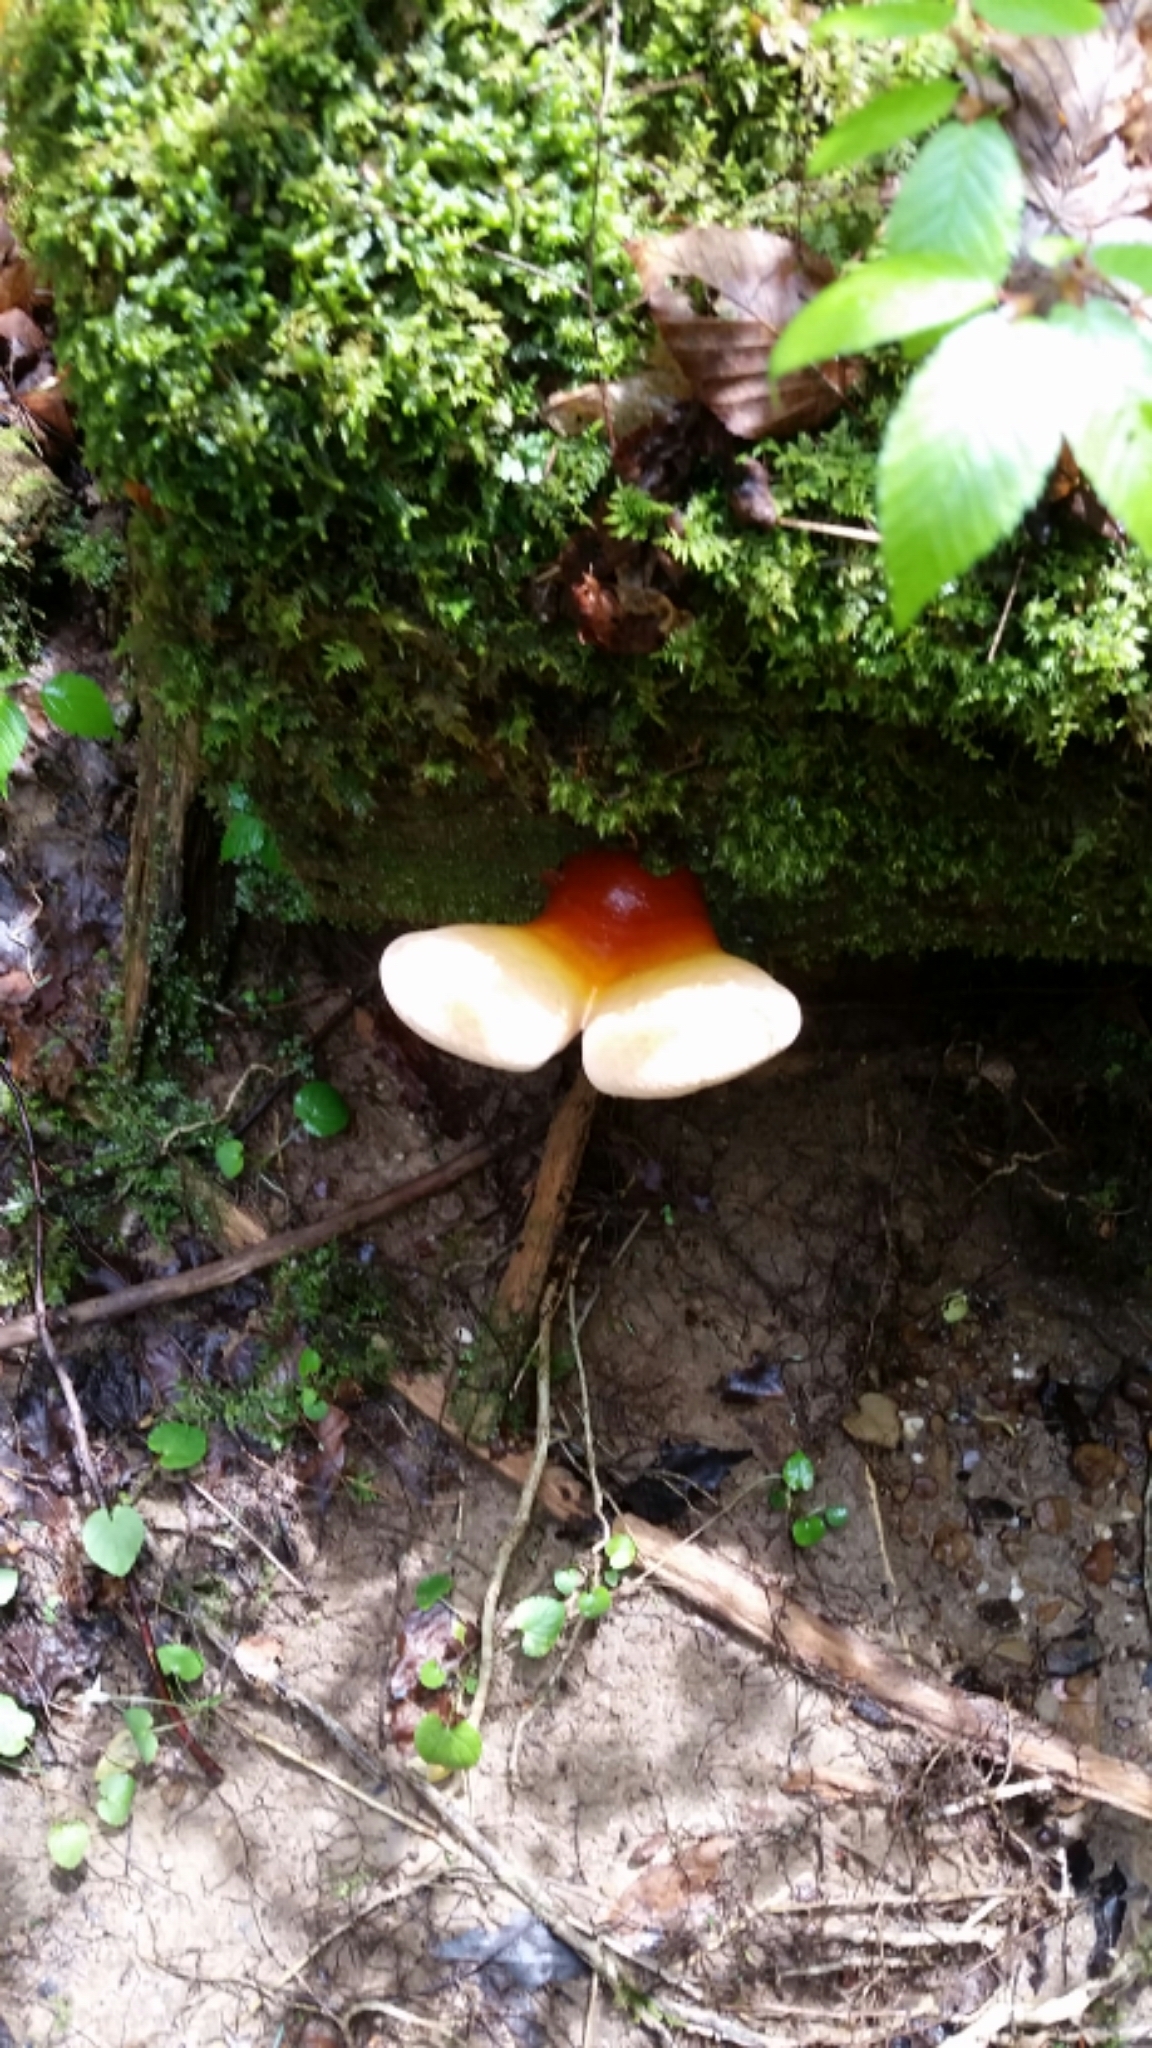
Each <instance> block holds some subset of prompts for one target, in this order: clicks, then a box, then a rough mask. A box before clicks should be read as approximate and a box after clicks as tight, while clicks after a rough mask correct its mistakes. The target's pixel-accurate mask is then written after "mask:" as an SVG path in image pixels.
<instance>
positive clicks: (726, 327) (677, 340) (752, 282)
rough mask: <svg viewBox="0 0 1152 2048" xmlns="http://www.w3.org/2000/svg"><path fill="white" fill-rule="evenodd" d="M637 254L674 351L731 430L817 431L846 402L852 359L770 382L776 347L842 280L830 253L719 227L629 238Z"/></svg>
mask: <svg viewBox="0 0 1152 2048" xmlns="http://www.w3.org/2000/svg"><path fill="white" fill-rule="evenodd" d="M628 254H629V256H630V257H631V259H632V262H633V263H634V265H635V267H636V272H637V275H638V277H639V279H640V286H641V289H642V291H643V293H644V296H645V298H646V299H647V301H648V306H649V309H650V311H651V313H652V317H653V319H654V320H655V322H656V325H657V327H658V328H659V331H660V337H661V340H662V342H663V344H664V347H665V349H666V351H667V353H668V355H669V356H670V357H671V358H672V360H673V362H674V363H675V364H676V365H677V366H678V368H679V370H680V372H681V374H682V375H683V377H684V378H685V379H686V380H687V383H688V386H689V388H690V390H691V392H692V395H693V396H694V397H696V398H698V399H699V400H700V401H701V402H702V403H703V404H704V405H706V406H707V407H708V408H709V410H710V411H711V412H712V413H713V414H714V415H715V417H716V418H717V419H718V420H719V421H720V422H721V424H722V425H723V426H725V427H726V428H727V429H728V432H729V433H730V434H734V435H736V436H737V438H738V439H740V440H744V441H756V440H760V439H761V438H762V436H764V435H766V434H773V435H776V436H777V437H779V436H783V435H786V434H797V433H802V432H804V431H810V430H812V429H814V428H816V427H819V426H822V425H823V423H824V422H825V420H827V419H829V418H830V417H831V416H832V414H833V413H835V412H836V411H837V410H838V409H839V407H840V406H841V405H842V404H843V401H844V397H845V394H846V393H847V391H848V390H849V388H850V386H851V385H852V384H853V383H854V381H855V379H856V376H857V374H858V371H857V369H856V366H855V364H854V363H852V362H850V361H849V362H843V363H834V364H827V365H821V366H819V367H817V368H814V369H808V370H801V371H797V372H796V373H795V374H794V375H791V376H787V377H783V378H779V379H777V380H776V382H775V383H774V384H772V385H770V384H769V379H768V357H769V354H770V352H771V350H772V346H773V344H774V343H775V341H776V340H777V338H778V337H779V335H780V334H781V333H782V331H783V329H784V328H785V327H786V326H787V325H788V322H789V321H790V320H791V319H792V318H793V316H794V315H795V314H796V313H798V312H799V311H800V309H801V307H802V306H805V305H807V303H808V301H809V300H810V299H812V298H814V297H815V296H816V293H817V292H819V291H821V290H822V289H823V287H824V286H825V285H826V284H830V283H831V281H832V279H833V277H834V276H835V271H834V270H833V267H832V265H831V264H830V263H829V262H828V261H827V260H826V258H824V257H823V256H819V255H817V254H816V253H815V251H814V250H811V249H808V248H806V247H805V245H804V243H802V242H799V241H796V240H794V239H793V238H792V237H791V236H788V235H773V234H769V233H768V232H767V231H766V230H765V229H762V228H722V227H710V226H704V227H694V228H685V229H683V230H682V231H681V232H680V233H679V234H674V235H653V236H650V237H648V238H647V239H645V240H643V241H635V242H629V244H628ZM673 280H677V281H678V282H676V283H674V282H673Z"/></svg>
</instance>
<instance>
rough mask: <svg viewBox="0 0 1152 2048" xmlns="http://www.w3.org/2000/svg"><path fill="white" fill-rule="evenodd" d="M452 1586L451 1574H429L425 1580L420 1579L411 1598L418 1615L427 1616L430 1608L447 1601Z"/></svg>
mask: <svg viewBox="0 0 1152 2048" xmlns="http://www.w3.org/2000/svg"><path fill="white" fill-rule="evenodd" d="M452 1584H453V1580H452V1574H451V1572H429V1573H428V1575H427V1577H426V1578H423V1579H420V1580H419V1581H418V1583H417V1586H416V1591H415V1593H414V1594H413V1596H412V1597H413V1599H414V1601H415V1602H416V1606H417V1607H418V1609H419V1611H420V1613H421V1614H427V1612H428V1609H429V1608H430V1607H435V1606H436V1605H437V1603H438V1602H439V1601H441V1600H447V1598H448V1595H449V1594H450V1593H451V1591H452Z"/></svg>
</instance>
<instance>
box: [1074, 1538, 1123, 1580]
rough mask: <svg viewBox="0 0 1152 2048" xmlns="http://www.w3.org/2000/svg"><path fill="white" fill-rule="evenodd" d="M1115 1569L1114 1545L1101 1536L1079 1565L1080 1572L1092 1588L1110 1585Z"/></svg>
mask: <svg viewBox="0 0 1152 2048" xmlns="http://www.w3.org/2000/svg"><path fill="white" fill-rule="evenodd" d="M1115 1569H1116V1545H1115V1544H1114V1543H1113V1542H1112V1540H1111V1538H1110V1537H1107V1536H1102V1537H1101V1539H1100V1541H1099V1542H1098V1543H1094V1544H1093V1545H1092V1548H1091V1550H1090V1551H1089V1552H1088V1555H1087V1557H1085V1558H1083V1559H1082V1560H1081V1563H1080V1570H1081V1571H1082V1572H1083V1574H1084V1577H1085V1578H1086V1579H1087V1580H1088V1581H1089V1583H1090V1584H1091V1585H1093V1586H1107V1585H1110V1584H1111V1582H1112V1574H1113V1572H1114V1571H1115Z"/></svg>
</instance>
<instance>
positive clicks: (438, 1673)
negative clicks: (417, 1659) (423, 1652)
mask: <svg viewBox="0 0 1152 2048" xmlns="http://www.w3.org/2000/svg"><path fill="white" fill-rule="evenodd" d="M417 1677H418V1678H419V1680H420V1683H421V1685H422V1686H423V1687H424V1690H425V1692H439V1691H440V1688H441V1686H443V1685H447V1683H448V1673H447V1672H446V1671H445V1669H444V1666H443V1665H442V1664H441V1662H440V1659H439V1658H438V1657H426V1658H425V1660H424V1662H423V1664H422V1665H421V1666H420V1669H419V1671H418V1673H417Z"/></svg>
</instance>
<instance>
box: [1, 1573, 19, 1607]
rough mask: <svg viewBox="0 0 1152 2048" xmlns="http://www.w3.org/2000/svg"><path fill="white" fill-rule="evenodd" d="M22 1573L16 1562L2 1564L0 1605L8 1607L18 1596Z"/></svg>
mask: <svg viewBox="0 0 1152 2048" xmlns="http://www.w3.org/2000/svg"><path fill="white" fill-rule="evenodd" d="M19 1584H20V1574H19V1572H18V1571H17V1569H16V1567H15V1565H14V1564H0V1607H7V1605H8V1602H9V1601H10V1600H14V1599H15V1598H16V1588H17V1586H18V1585H19Z"/></svg>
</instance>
